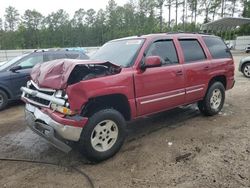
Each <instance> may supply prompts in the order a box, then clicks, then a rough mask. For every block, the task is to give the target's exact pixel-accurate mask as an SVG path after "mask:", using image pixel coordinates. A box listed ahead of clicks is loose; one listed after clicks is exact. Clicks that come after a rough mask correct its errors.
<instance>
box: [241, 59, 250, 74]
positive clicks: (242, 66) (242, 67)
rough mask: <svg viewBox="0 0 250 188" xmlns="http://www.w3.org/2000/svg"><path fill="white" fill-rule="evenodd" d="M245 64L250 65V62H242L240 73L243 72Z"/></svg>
mask: <svg viewBox="0 0 250 188" xmlns="http://www.w3.org/2000/svg"><path fill="white" fill-rule="evenodd" d="M246 63H250V61H245V62H243V63H242V64H241V72H243V71H244V70H243V69H244V66H245V64H246Z"/></svg>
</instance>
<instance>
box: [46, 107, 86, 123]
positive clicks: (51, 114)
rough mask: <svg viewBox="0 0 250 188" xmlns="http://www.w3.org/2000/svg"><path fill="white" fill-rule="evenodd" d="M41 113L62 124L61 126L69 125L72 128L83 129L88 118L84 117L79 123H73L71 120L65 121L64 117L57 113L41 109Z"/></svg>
mask: <svg viewBox="0 0 250 188" xmlns="http://www.w3.org/2000/svg"><path fill="white" fill-rule="evenodd" d="M42 112H43V113H45V114H47V115H48V116H49V117H50V118H52V119H53V120H54V121H56V122H58V123H60V124H63V125H69V126H74V127H83V126H84V125H85V124H86V123H87V121H88V118H86V117H83V118H82V119H81V120H80V121H75V120H73V119H67V118H66V117H65V115H63V114H60V113H58V112H54V111H52V110H51V109H48V108H43V109H42Z"/></svg>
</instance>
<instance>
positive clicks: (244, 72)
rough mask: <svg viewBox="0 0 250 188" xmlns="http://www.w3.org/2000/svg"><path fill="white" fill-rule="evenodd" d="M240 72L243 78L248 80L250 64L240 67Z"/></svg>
mask: <svg viewBox="0 0 250 188" xmlns="http://www.w3.org/2000/svg"><path fill="white" fill-rule="evenodd" d="M242 70H243V71H242V72H243V74H244V76H245V77H247V78H250V63H245V64H244V65H243V67H242Z"/></svg>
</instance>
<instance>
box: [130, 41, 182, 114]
mask: <svg viewBox="0 0 250 188" xmlns="http://www.w3.org/2000/svg"><path fill="white" fill-rule="evenodd" d="M145 56H146V57H147V56H159V57H161V59H162V66H161V67H154V68H147V69H146V70H145V71H139V72H137V73H136V74H135V75H134V80H135V93H136V103H137V110H138V111H137V114H138V116H142V115H146V114H150V113H155V112H157V111H162V110H165V109H169V108H173V107H175V106H178V105H180V104H183V103H184V101H185V80H184V74H183V67H182V65H181V64H180V63H179V60H178V56H177V53H176V48H175V45H174V42H173V41H172V40H157V41H155V42H154V43H152V44H151V45H150V46H149V48H148V50H147V51H146V52H145Z"/></svg>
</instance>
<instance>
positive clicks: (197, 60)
mask: <svg viewBox="0 0 250 188" xmlns="http://www.w3.org/2000/svg"><path fill="white" fill-rule="evenodd" d="M178 40H179V43H180V46H181V49H182V53H183V56H184V64H183V68H184V72H185V80H186V85H185V87H186V99H185V101H186V103H192V102H195V101H197V100H200V99H202V98H203V97H204V95H205V93H206V88H207V84H208V80H209V73H210V60H209V59H208V58H207V55H206V54H205V52H204V50H203V47H202V44H201V41H199V39H197V38H179V39H178Z"/></svg>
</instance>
